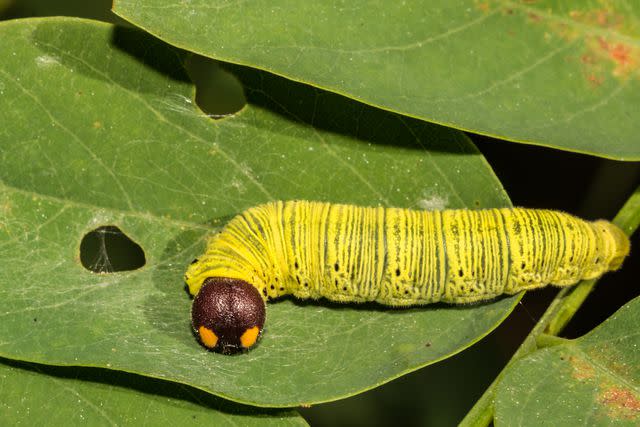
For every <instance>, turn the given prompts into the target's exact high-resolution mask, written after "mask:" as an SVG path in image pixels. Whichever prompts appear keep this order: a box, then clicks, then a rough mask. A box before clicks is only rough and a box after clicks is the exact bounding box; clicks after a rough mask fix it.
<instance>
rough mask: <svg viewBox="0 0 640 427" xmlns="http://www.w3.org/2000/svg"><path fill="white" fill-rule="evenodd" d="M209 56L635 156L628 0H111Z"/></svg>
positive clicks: (488, 127)
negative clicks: (601, 0) (429, 0)
mask: <svg viewBox="0 0 640 427" xmlns="http://www.w3.org/2000/svg"><path fill="white" fill-rule="evenodd" d="M113 10H114V12H115V13H117V14H118V15H120V16H121V17H123V18H124V19H127V20H128V21H130V22H131V23H133V24H135V25H137V26H139V27H141V28H144V29H145V30H147V31H149V32H150V33H152V34H154V35H156V36H158V37H160V38H161V39H163V40H165V41H167V42H169V43H171V44H174V45H176V46H179V47H182V48H184V49H187V50H190V51H193V52H197V53H199V54H202V55H206V56H209V57H212V58H216V59H220V60H224V61H228V62H233V63H238V64H244V65H249V66H252V67H256V68H260V69H264V70H268V71H271V72H273V73H276V74H279V75H283V76H286V77H288V78H290V79H293V80H297V81H303V82H307V83H309V84H313V85H315V86H318V87H321V88H325V89H328V90H331V91H334V92H337V93H341V94H345V95H347V96H349V97H352V98H354V99H358V100H360V101H362V102H365V103H368V104H371V105H375V106H379V107H381V108H385V109H388V110H391V111H396V112H399V113H402V114H406V115H408V116H412V117H417V118H420V119H424V120H427V121H432V122H436V123H442V124H446V125H448V126H452V127H455V128H459V129H464V130H469V131H472V132H477V133H481V134H487V135H493V136H497V137H500V138H502V139H508V140H511V141H516V142H525V143H531V144H537V145H544V146H548V147H552V148H558V149H563V150H569V151H576V152H581V153H589V154H594V155H598V156H603V157H608V158H613V159H627V160H640V144H638V141H637V126H636V123H637V122H638V121H640V109H637V108H633V107H632V106H635V105H638V104H640V78H639V77H640V69H639V68H638V67H639V66H640V3H638V2H623V1H616V2H595V3H594V2H584V1H580V0H571V1H564V2H556V1H537V2H529V1H523V2H515V1H504V0H501V1H495V0H486V1H478V0H454V1H451V0H437V1H431V2H429V3H425V2H422V1H419V0H407V1H402V2H389V1H382V0H360V1H349V2H328V1H320V2H306V3H304V5H301V4H300V2H298V1H295V0H262V1H259V0H256V1H248V2H229V1H217V2H212V1H210V0H195V1H189V2H167V1H166V0H135V1H133V0H115V2H114V9H113Z"/></svg>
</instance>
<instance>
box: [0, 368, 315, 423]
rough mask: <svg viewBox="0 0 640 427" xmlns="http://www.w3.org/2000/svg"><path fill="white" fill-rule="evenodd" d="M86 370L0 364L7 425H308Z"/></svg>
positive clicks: (288, 415) (0, 410)
mask: <svg viewBox="0 0 640 427" xmlns="http://www.w3.org/2000/svg"><path fill="white" fill-rule="evenodd" d="M104 373H105V371H103V370H87V369H82V368H60V367H50V366H42V365H30V364H25V363H15V362H11V361H7V360H4V361H2V362H0V384H2V387H0V420H2V424H3V425H7V426H9V425H11V426H13V425H23V424H24V425H51V426H56V425H60V426H61V425H91V426H100V425H106V426H115V425H149V426H175V425H190V426H195V425H202V426H205V425H206V426H211V425H243V426H253V425H256V426H257V425H260V426H263V425H277V426H283V425H284V426H304V425H307V424H306V422H305V421H304V420H303V419H302V417H300V416H299V415H297V414H296V413H295V412H293V411H287V412H284V411H282V410H280V411H278V412H276V411H273V410H264V409H256V408H250V407H243V406H241V405H238V404H234V403H231V402H229V401H226V400H223V399H220V398H215V397H212V396H211V395H207V394H205V393H203V392H201V391H198V390H193V389H191V388H189V387H185V386H183V385H179V384H171V383H168V382H165V381H159V380H152V379H148V378H144V377H142V378H141V377H136V376H132V375H128V374H122V373H114V372H112V373H109V374H108V379H109V380H108V382H106V381H105V375H104Z"/></svg>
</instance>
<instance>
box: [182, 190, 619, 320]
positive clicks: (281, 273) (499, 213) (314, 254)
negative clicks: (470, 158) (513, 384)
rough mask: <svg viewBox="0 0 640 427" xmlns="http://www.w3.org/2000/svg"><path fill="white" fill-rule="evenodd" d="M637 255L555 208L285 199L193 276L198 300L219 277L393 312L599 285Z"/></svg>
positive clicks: (192, 269) (227, 233) (203, 260)
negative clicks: (440, 207) (595, 281)
mask: <svg viewBox="0 0 640 427" xmlns="http://www.w3.org/2000/svg"><path fill="white" fill-rule="evenodd" d="M628 252H629V240H628V238H627V237H626V236H625V235H624V233H623V232H622V231H621V230H620V229H619V228H617V227H616V226H615V225H613V224H611V223H609V222H606V221H595V222H587V221H584V220H581V219H578V218H576V217H573V216H571V215H569V214H566V213H562V212H556V211H550V210H535V209H522V208H514V209H508V208H504V209H486V210H475V211H474V210H466V209H458V210H445V211H418V210H409V209H398V208H382V207H359V206H352V205H341V204H328V203H319V202H308V201H288V202H282V201H279V202H272V203H267V204H264V205H260V206H257V207H253V208H250V209H248V210H247V211H245V212H243V213H242V214H240V215H238V216H237V217H235V218H234V219H233V220H231V221H230V222H229V224H228V225H227V226H226V227H225V228H224V229H223V230H222V231H221V232H220V233H218V234H217V235H215V236H213V237H212V238H211V240H210V241H209V242H208V245H207V249H206V252H205V254H204V255H203V256H201V257H200V258H199V259H198V260H196V261H194V263H192V265H190V266H189V268H188V270H187V273H186V276H185V278H186V282H187V284H188V286H189V290H190V292H191V293H192V294H193V295H196V294H198V292H199V290H200V288H201V286H202V285H203V283H205V281H206V280H207V279H208V278H223V279H224V280H229V279H232V280H235V281H237V282H238V283H240V282H242V283H245V284H250V285H251V286H252V287H253V288H255V289H256V290H257V292H258V293H259V295H260V296H261V297H262V299H263V300H264V301H266V300H267V299H270V298H276V297H279V296H282V295H286V294H293V295H294V296H296V297H299V298H321V297H324V298H327V299H329V300H332V301H339V302H365V301H376V302H378V303H381V304H385V305H390V306H409V305H422V304H429V303H434V302H438V301H443V302H447V303H470V302H475V301H480V300H486V299H491V298H494V297H496V296H498V295H501V294H515V293H518V292H520V291H522V290H528V289H535V288H539V287H542V286H545V285H547V284H553V285H557V286H567V285H571V284H574V283H576V282H578V281H579V280H581V279H590V278H595V277H599V276H600V275H602V274H604V273H605V272H607V271H609V270H615V269H617V268H619V267H620V265H621V263H622V261H623V259H624V257H625V256H626V255H627V254H628ZM243 286H244V285H243ZM194 301H198V298H196V300H194ZM194 305H195V302H194ZM200 326H201V325H198V326H196V325H195V324H194V328H196V329H197V328H199V327H200ZM260 329H261V326H260Z"/></svg>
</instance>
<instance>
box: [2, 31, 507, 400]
mask: <svg viewBox="0 0 640 427" xmlns="http://www.w3.org/2000/svg"><path fill="white" fill-rule="evenodd" d="M0 37H1V38H2V40H3V43H4V44H5V46H11V48H5V49H3V50H2V51H1V52H0V55H1V57H0V83H1V89H0V113H1V114H0V129H1V131H0V146H1V148H2V151H1V152H0V182H1V184H0V322H2V328H0V355H2V356H5V357H8V358H14V359H21V360H26V361H35V362H41V363H50V364H60V365H91V366H101V367H108V368H112V369H119V370H125V371H131V372H137V373H141V374H144V375H148V376H153V377H159V378H165V379H170V380H173V381H177V382H183V383H188V384H190V385H193V386H194V387H198V388H201V389H204V390H207V391H210V392H212V393H215V394H218V395H222V396H225V397H228V398H230V399H233V400H237V401H241V402H251V403H254V404H257V405H265V406H267V405H268V406H289V405H296V404H301V403H312V402H320V401H327V400H332V399H337V398H339V397H343V396H347V395H350V394H353V393H357V392H360V391H362V390H365V389H369V388H372V387H375V386H376V385H378V384H381V383H384V382H386V381H389V380H390V379H392V378H394V377H397V376H399V375H402V374H403V373H405V372H408V371H411V370H414V369H417V368H419V367H421V366H424V365H426V364H429V363H433V362H435V361H437V360H439V359H442V358H445V357H447V356H449V355H451V354H453V353H455V352H458V351H460V350H461V349H463V348H465V347H467V346H469V345H471V344H472V343H473V342H475V341H477V340H478V339H480V338H481V337H482V336H484V335H485V334H487V333H488V332H489V331H490V330H491V329H492V328H494V327H495V326H496V324H498V323H499V322H500V321H501V320H502V319H503V318H504V317H505V316H506V315H507V314H508V313H509V312H510V310H511V309H512V308H513V306H514V304H515V302H516V300H517V298H505V299H502V300H499V301H497V302H495V303H491V304H483V305H480V304H478V305H473V306H463V307H451V306H445V305H436V306H432V307H426V308H421V309H410V310H392V309H387V308H384V307H380V306H353V305H344V306H341V305H332V304H327V303H324V302H317V303H313V304H312V303H300V302H297V301H292V300H285V301H280V302H276V303H274V304H270V305H269V307H268V315H267V323H266V330H265V334H264V337H263V339H262V341H261V344H260V345H259V346H258V347H257V348H256V349H254V350H252V351H251V352H249V353H248V354H245V355H241V356H237V357H229V356H223V355H219V354H213V353H210V352H206V351H204V350H203V348H202V347H200V346H199V345H198V344H197V342H196V341H195V339H194V337H193V336H192V334H191V332H190V326H189V308H190V299H189V297H188V295H187V293H186V292H185V290H184V283H183V280H182V277H183V273H184V270H185V269H186V266H187V265H188V263H189V262H190V261H191V260H192V259H193V258H194V257H195V256H197V255H198V254H199V253H200V252H201V251H202V250H203V248H204V241H205V237H206V235H207V234H209V233H210V232H212V231H214V230H216V229H217V228H219V227H220V225H222V224H224V221H225V220H226V219H228V218H229V217H230V216H231V215H234V214H236V213H238V212H240V211H242V210H243V209H245V208H247V207H250V206H252V205H255V204H258V203H262V202H265V201H268V200H274V199H294V198H300V199H316V200H325V201H333V202H348V203H358V204H368V205H372V204H383V205H388V206H400V207H415V208H418V207H423V208H442V207H461V206H473V207H477V206H482V207H484V206H496V205H497V206H503V205H507V204H508V200H507V198H506V196H505V194H504V192H503V190H502V188H501V186H500V183H499V182H498V181H497V179H496V178H495V176H494V175H493V173H492V172H491V170H490V169H489V167H488V166H487V164H486V162H485V161H484V158H483V157H482V156H481V155H480V154H479V153H478V152H477V151H476V149H475V148H474V147H473V145H472V144H471V143H470V142H469V141H468V140H467V138H466V137H465V136H464V135H462V134H461V133H459V132H457V131H453V130H450V129H447V128H443V127H439V126H436V125H430V124H427V123H424V122H419V121H416V120H410V119H407V118H403V117H401V116H396V115H394V114H390V113H386V112H383V111H380V110H375V109H372V108H370V107H366V106H364V105H362V104H358V103H356V102H353V101H349V100H347V99H345V98H342V97H340V96H337V95H334V94H330V93H326V92H321V91H318V90H316V89H313V88H311V87H308V86H304V85H300V84H294V83H292V82H290V81H286V80H284V79H282V78H278V77H275V76H273V75H269V74H266V73H263V72H258V71H255V70H251V69H241V68H238V69H236V70H235V72H236V74H237V75H238V76H239V77H240V78H241V80H242V83H243V85H244V87H245V89H246V95H247V99H248V105H247V106H246V107H245V108H244V109H243V110H242V111H240V112H239V113H238V114H236V115H234V116H233V117H229V118H227V119H224V120H220V121H217V122H214V121H212V120H210V119H209V118H207V117H205V116H204V115H203V114H202V112H201V111H200V110H198V109H197V108H196V107H194V105H192V101H191V99H192V97H193V87H192V86H191V84H190V82H188V81H186V78H185V75H184V73H183V71H182V68H181V61H182V56H181V53H180V52H178V51H176V50H175V49H172V48H170V47H168V46H166V45H164V44H162V43H160V42H158V41H157V40H156V39H153V38H152V37H150V36H148V35H145V34H144V33H141V32H137V31H133V30H125V29H119V28H114V27H111V26H108V25H106V24H99V23H96V22H91V21H82V20H74V19H64V18H57V19H43V20H23V21H13V22H7V23H3V24H1V25H0ZM103 225H115V226H117V227H119V228H120V229H121V230H123V231H124V232H125V233H126V234H127V235H128V236H129V237H131V238H132V239H133V240H134V241H135V242H136V243H138V244H139V245H140V246H141V247H142V248H143V250H144V251H145V256H146V261H147V262H146V265H145V266H144V267H143V268H140V269H138V270H135V271H130V272H120V273H113V274H93V273H91V272H89V271H87V270H86V269H85V268H83V267H82V265H81V263H80V262H79V255H78V248H79V245H80V241H81V239H82V237H83V235H85V233H87V232H89V231H91V230H93V229H95V228H96V227H100V226H103Z"/></svg>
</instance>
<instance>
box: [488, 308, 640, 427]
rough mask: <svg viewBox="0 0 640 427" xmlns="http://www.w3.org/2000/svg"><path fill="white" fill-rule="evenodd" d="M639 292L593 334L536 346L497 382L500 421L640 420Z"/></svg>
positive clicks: (625, 422) (607, 422)
mask: <svg viewBox="0 0 640 427" xmlns="http://www.w3.org/2000/svg"><path fill="white" fill-rule="evenodd" d="M639 325H640V297H638V298H636V299H634V300H633V301H631V302H630V303H629V304H627V305H626V306H624V307H622V308H621V309H620V310H618V312H616V313H615V314H614V315H613V316H612V317H611V318H609V319H607V320H606V321H605V322H604V323H603V324H602V325H600V326H598V327H597V328H596V329H594V330H593V331H592V332H590V333H589V334H587V335H585V336H583V337H581V338H578V339H576V340H571V341H569V342H567V343H566V344H561V345H556V346H553V347H550V348H546V349H543V350H539V351H536V352H535V353H533V354H532V355H530V356H528V357H526V358H524V359H522V360H519V361H518V362H516V363H514V364H513V365H512V366H511V367H509V368H508V370H507V372H506V374H505V376H504V378H503V380H502V381H501V382H500V384H499V385H498V390H497V393H496V401H495V421H496V425H532V426H536V425H541V424H545V423H549V422H551V423H552V424H554V425H612V424H616V425H629V426H637V425H638V423H640V356H639V355H638V348H639V347H640V334H639V333H638V326H639Z"/></svg>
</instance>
